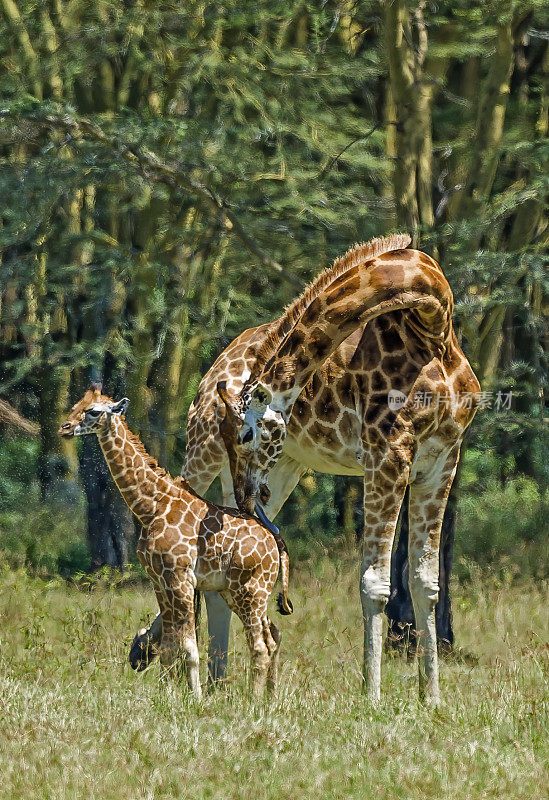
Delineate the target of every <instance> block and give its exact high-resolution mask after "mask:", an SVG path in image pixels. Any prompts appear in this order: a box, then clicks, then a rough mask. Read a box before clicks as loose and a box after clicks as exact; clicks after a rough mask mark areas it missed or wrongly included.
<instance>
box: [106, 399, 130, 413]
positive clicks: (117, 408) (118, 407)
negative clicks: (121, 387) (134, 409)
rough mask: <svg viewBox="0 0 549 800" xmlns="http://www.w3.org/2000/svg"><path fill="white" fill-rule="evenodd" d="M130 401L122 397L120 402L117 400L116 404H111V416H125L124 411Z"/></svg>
mask: <svg viewBox="0 0 549 800" xmlns="http://www.w3.org/2000/svg"><path fill="white" fill-rule="evenodd" d="M129 404H130V401H129V400H128V398H127V397H123V398H122V400H118V401H117V402H116V403H113V404H112V405H111V407H110V413H111V414H125V413H126V409H127V408H128V406H129Z"/></svg>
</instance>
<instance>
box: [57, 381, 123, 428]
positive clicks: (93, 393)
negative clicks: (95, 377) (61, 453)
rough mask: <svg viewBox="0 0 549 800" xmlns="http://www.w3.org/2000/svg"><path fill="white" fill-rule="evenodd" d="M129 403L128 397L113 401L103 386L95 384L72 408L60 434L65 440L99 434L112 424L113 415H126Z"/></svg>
mask: <svg viewBox="0 0 549 800" xmlns="http://www.w3.org/2000/svg"><path fill="white" fill-rule="evenodd" d="M128 403H129V400H128V398H127V397H124V398H122V400H118V401H115V400H112V399H111V398H110V397H108V396H107V395H106V394H102V389H101V384H99V383H93V384H92V385H91V386H90V388H89V389H88V390H87V392H86V393H85V395H84V396H83V397H82V398H81V399H80V400H79V401H78V403H75V405H74V406H73V407H72V409H71V413H70V415H69V417H68V418H67V419H66V421H65V422H63V424H62V425H61V427H60V428H59V431H58V433H59V435H60V436H63V437H64V438H65V439H71V438H72V437H73V436H86V435H87V434H91V433H99V431H100V430H102V429H103V428H105V427H106V426H107V425H109V424H110V420H111V417H112V415H113V414H125V413H126V409H127V407H128Z"/></svg>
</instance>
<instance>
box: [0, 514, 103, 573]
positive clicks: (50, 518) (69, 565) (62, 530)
mask: <svg viewBox="0 0 549 800" xmlns="http://www.w3.org/2000/svg"><path fill="white" fill-rule="evenodd" d="M79 511H80V513H79V514H77V513H75V510H74V509H73V508H70V509H67V510H65V511H62V510H60V509H59V508H58V507H57V508H52V507H51V506H49V505H41V504H38V503H37V502H34V503H33V502H32V501H31V502H30V503H29V502H28V501H27V503H26V504H25V505H24V506H23V507H21V508H20V510H17V511H15V510H13V511H11V512H2V513H0V561H2V562H3V563H5V564H7V565H8V566H10V567H11V568H13V569H17V568H22V567H25V568H26V569H28V570H29V571H30V572H32V573H33V574H38V575H43V576H51V575H56V574H61V575H64V576H69V575H71V574H74V573H76V572H78V571H83V570H87V569H88V568H89V565H90V557H89V552H88V547H87V544H86V540H85V536H84V532H85V527H84V514H83V512H84V509H83V508H82V507H81V508H80V509H79Z"/></svg>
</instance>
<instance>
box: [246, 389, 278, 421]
mask: <svg viewBox="0 0 549 800" xmlns="http://www.w3.org/2000/svg"><path fill="white" fill-rule="evenodd" d="M272 399H273V395H272V392H271V390H270V389H268V388H267V387H266V386H264V384H262V383H258V384H257V386H256V387H255V388H254V389H253V390H252V393H251V402H250V409H251V411H253V412H254V414H258V415H263V414H264V413H265V411H266V410H267V406H268V405H270V403H271V402H272Z"/></svg>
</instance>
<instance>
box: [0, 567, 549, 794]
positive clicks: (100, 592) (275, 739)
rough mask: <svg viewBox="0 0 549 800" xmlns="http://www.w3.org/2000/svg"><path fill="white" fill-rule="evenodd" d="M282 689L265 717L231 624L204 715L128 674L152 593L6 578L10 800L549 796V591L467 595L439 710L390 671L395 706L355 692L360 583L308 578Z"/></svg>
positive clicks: (2, 589) (302, 583)
mask: <svg viewBox="0 0 549 800" xmlns="http://www.w3.org/2000/svg"><path fill="white" fill-rule="evenodd" d="M291 597H292V599H293V601H294V607H295V609H296V612H295V614H294V616H293V617H290V618H284V619H280V627H281V628H282V630H283V632H284V641H283V662H284V666H283V671H282V685H281V688H280V691H279V693H278V696H277V698H276V699H275V700H274V702H273V703H272V704H271V705H270V706H268V705H258V706H253V705H252V704H251V703H250V701H249V700H248V697H247V693H246V675H245V670H246V668H247V655H246V653H245V651H244V643H243V636H242V631H241V627H240V625H239V624H237V625H235V626H234V628H235V635H234V647H233V652H232V654H231V668H230V675H231V680H230V683H229V687H228V689H227V691H226V692H225V693H221V692H219V693H217V694H215V695H213V696H211V697H208V698H207V699H206V700H205V701H204V703H203V704H202V705H201V706H198V705H197V704H195V703H194V701H193V700H192V699H190V698H189V697H188V695H187V692H186V689H185V687H184V686H183V685H182V684H181V683H178V682H177V681H175V680H174V679H168V680H163V681H161V680H160V679H159V670H158V667H157V666H155V667H152V668H151V669H150V670H149V671H148V672H146V673H145V674H143V675H141V676H138V675H135V674H134V673H133V672H132V671H131V670H130V668H129V666H128V665H127V663H126V656H127V650H128V645H129V642H130V641H131V638H132V636H133V633H134V632H135V630H136V629H137V627H138V626H139V625H140V624H142V622H143V621H145V620H146V619H148V618H150V616H151V614H152V612H153V611H154V601H153V596H152V592H151V591H149V590H148V589H147V588H139V587H137V588H136V587H126V588H116V589H108V588H97V589H96V590H95V591H93V592H91V593H86V592H82V591H78V590H77V589H75V588H71V587H67V586H66V585H64V584H62V583H60V582H54V583H50V584H44V583H43V582H41V581H34V580H32V579H29V578H28V577H26V576H25V575H24V574H22V573H9V572H8V573H6V574H4V575H3V576H2V577H1V578H0V615H1V629H0V630H1V646H0V659H1V663H0V681H1V687H0V762H1V763H0V766H1V776H2V777H1V781H0V798H2V799H3V798H6V800H8V798H9V800H35V798H41V799H42V798H44V800H45V799H46V798H48V800H49V799H50V798H51V800H54V799H55V800H61V798H66V799H67V800H68V798H70V800H75V799H77V798H86V799H87V800H96V799H97V800H99V799H101V800H111V799H113V800H114V798H116V799H117V800H118V799H119V798H131V800H146V798H151V799H152V798H155V799H156V798H166V799H167V798H170V799H171V798H200V799H201V798H224V800H227V799H230V798H248V797H249V798H257V800H263V798H280V800H286V798H287V799H288V800H290V798H291V799H292V800H296V798H299V799H300V800H301V798H315V800H317V798H318V799H323V798H370V797H371V798H376V800H377V799H378V798H393V797H395V798H400V797H406V798H410V800H414V798H418V800H419V798H431V797H433V798H434V797H436V798H440V797H443V798H445V800H452V798H480V797H482V798H491V797H493V798H522V797H524V798H528V799H529V800H532V799H533V798H537V797H545V796H546V795H545V792H546V787H547V775H546V772H545V765H546V764H547V730H546V728H545V727H544V726H545V718H544V701H545V700H546V686H547V683H546V678H547V644H546V642H547V639H548V636H547V624H548V618H547V613H546V609H547V603H546V600H547V598H546V597H545V595H544V594H543V593H542V591H541V589H540V588H539V587H537V588H536V587H535V586H533V585H527V584H526V585H525V586H523V587H522V588H518V587H515V586H502V585H498V584H496V583H495V582H491V583H490V585H488V586H487V585H485V584H483V582H482V581H481V579H480V578H478V579H476V580H475V581H474V582H473V583H472V584H470V585H468V586H467V587H466V588H464V589H462V588H460V587H455V627H456V630H457V635H458V637H459V642H460V645H461V647H462V650H463V653H464V655H463V657H459V658H456V659H454V660H452V661H449V662H445V663H444V664H443V665H442V670H441V673H442V687H441V688H442V695H443V698H444V704H443V707H442V708H441V709H440V711H437V712H436V713H434V714H433V713H431V712H429V711H428V710H427V709H425V708H423V707H422V706H420V705H419V704H418V702H417V699H416V698H417V692H416V681H415V670H414V667H413V666H412V665H411V664H406V663H405V662H403V661H402V660H400V659H391V658H387V659H386V661H385V664H384V674H383V700H382V702H381V705H380V706H379V707H377V708H372V707H371V706H370V705H369V703H368V702H367V701H366V699H365V698H364V697H363V696H362V695H361V693H360V691H359V675H360V651H361V633H360V614H359V602H358V591H357V569H356V565H355V564H353V563H352V562H351V561H350V560H349V559H348V560H344V561H342V562H341V563H340V564H339V565H334V564H333V563H331V562H329V561H326V562H324V563H322V564H319V565H317V566H316V567H315V568H314V570H311V572H309V573H307V572H304V571H302V572H300V573H296V572H294V575H293V576H292V592H291Z"/></svg>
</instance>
